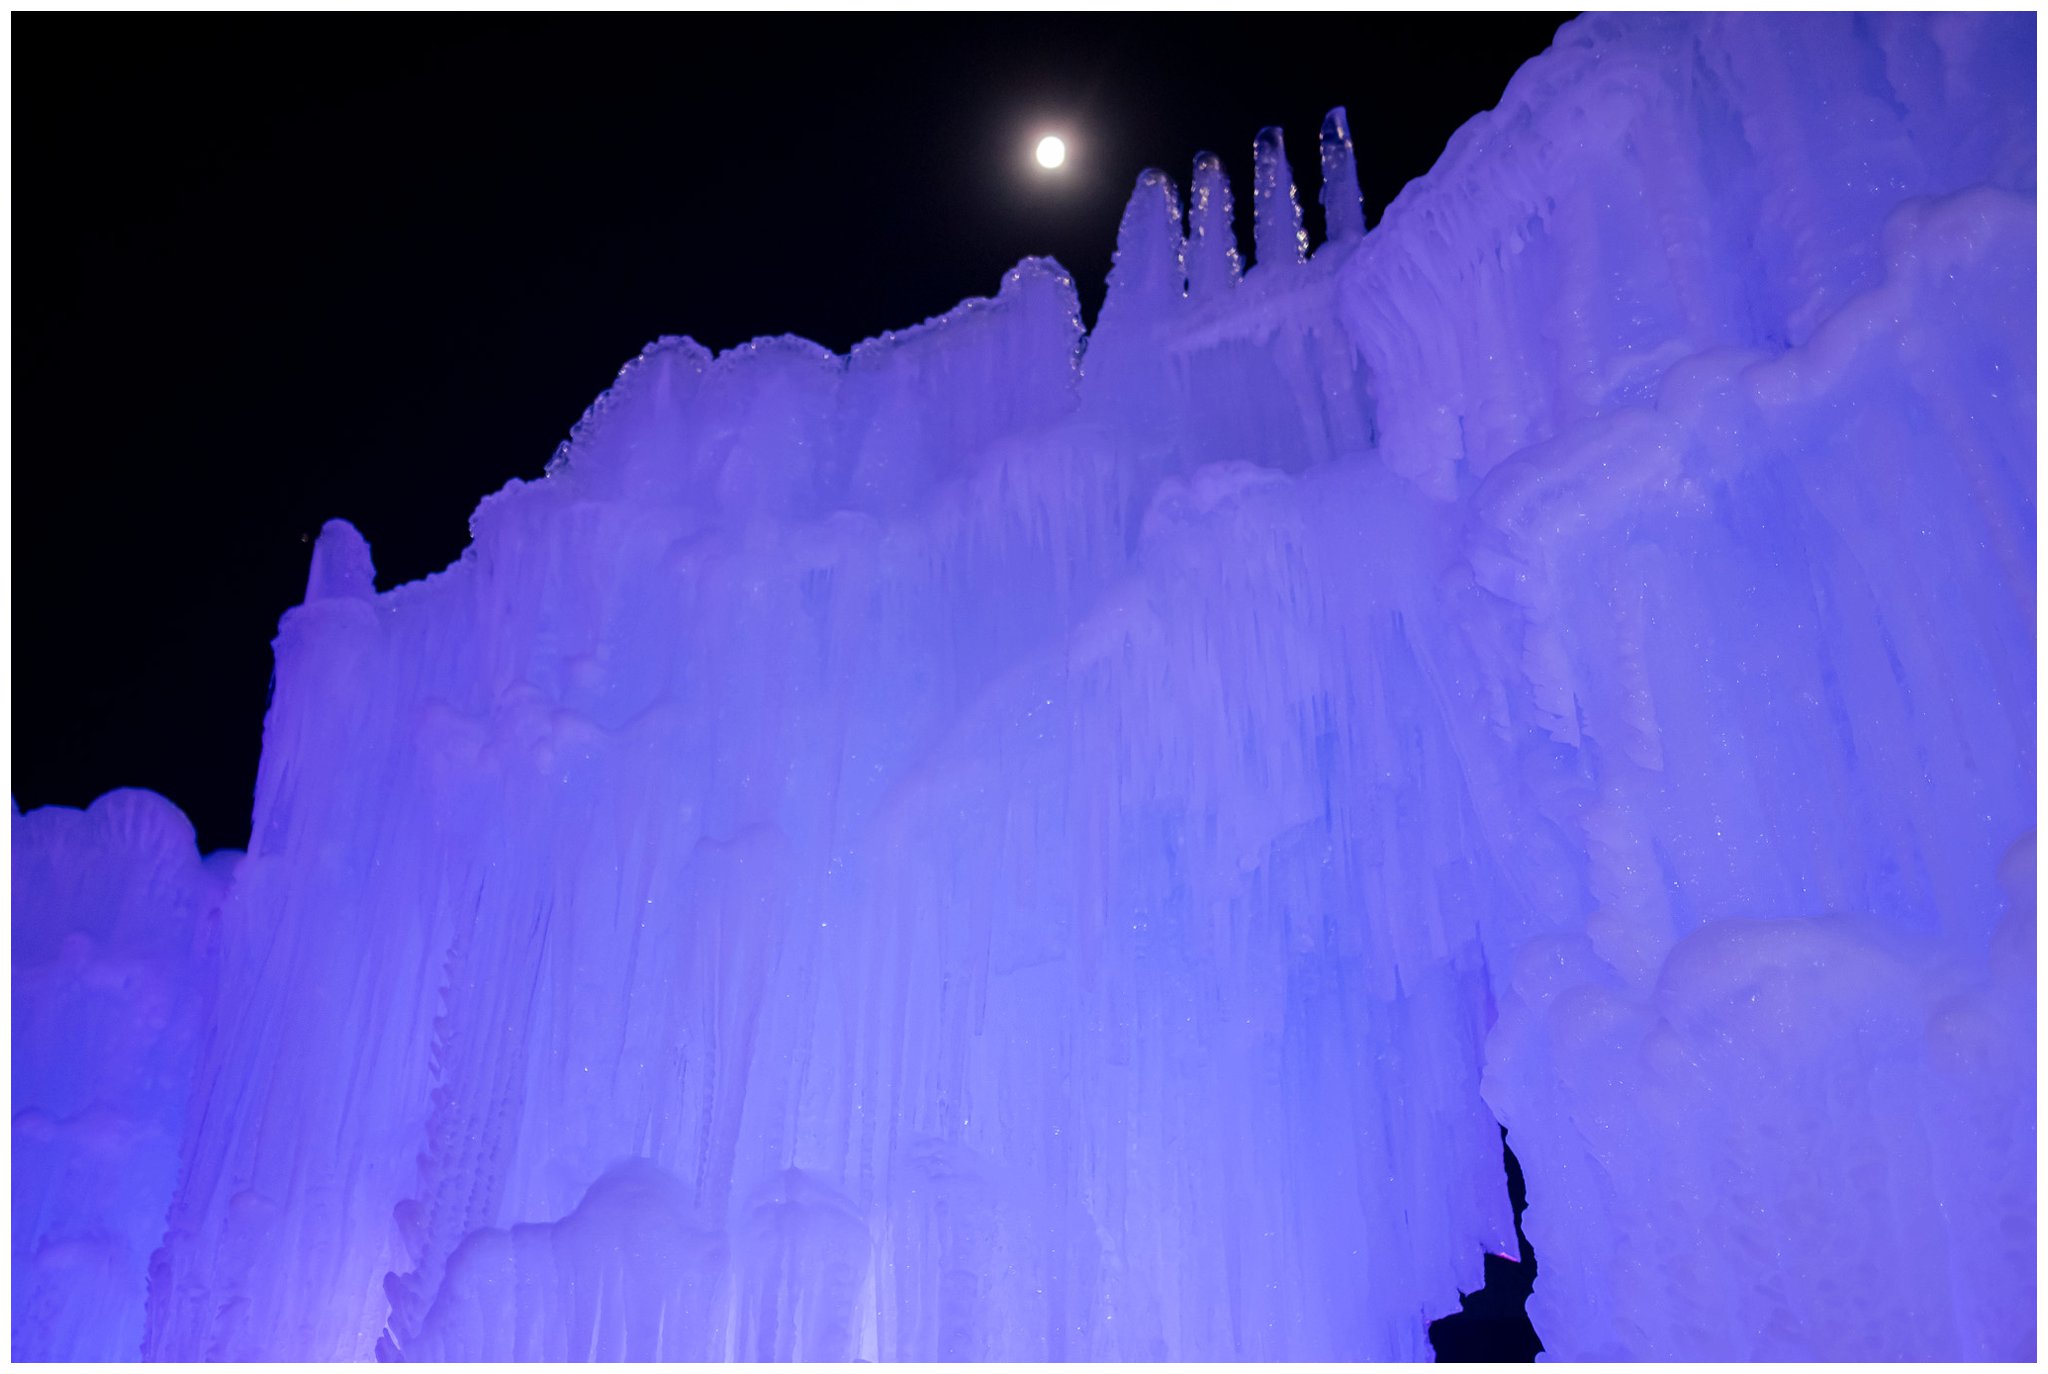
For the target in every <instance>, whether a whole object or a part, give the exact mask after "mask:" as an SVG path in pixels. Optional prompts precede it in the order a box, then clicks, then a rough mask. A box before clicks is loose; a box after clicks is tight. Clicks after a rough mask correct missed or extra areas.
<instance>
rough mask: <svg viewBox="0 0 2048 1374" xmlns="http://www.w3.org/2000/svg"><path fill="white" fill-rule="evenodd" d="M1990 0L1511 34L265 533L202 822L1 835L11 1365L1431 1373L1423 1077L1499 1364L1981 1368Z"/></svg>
mask: <svg viewBox="0 0 2048 1374" xmlns="http://www.w3.org/2000/svg"><path fill="white" fill-rule="evenodd" d="M2033 51H2034V21H2033V20H2032V19H2031V18H2030V17H2026V16H2018V15H2009V16H1997V17H1985V16H1965V15H1944V16H1936V17H1926V16H1909V15H1882V16H1873V17H1858V16H1851V15H1808V16H1791V17H1786V16H1768V17H1767V16H1747V17H1716V16H1681V17H1653V16H1629V17H1622V18H1607V17H1593V18H1586V19H1581V20H1578V21H1575V22H1573V23H1571V24H1569V25H1567V26H1566V27H1565V28H1564V29H1562V30H1561V31H1560V33H1559V35H1558V40H1557V43H1556V46H1555V47H1554V48H1553V49H1552V50H1551V51H1550V52H1548V53H1546V54H1545V55H1544V56H1543V57H1541V58H1539V59H1537V60H1536V61H1534V62H1531V63H1530V64H1529V65H1528V66H1527V67H1525V68H1524V69H1523V70H1522V72H1521V73H1520V74H1519V75H1518V76H1517V77H1516V78H1515V80H1514V81H1513V83H1512V84H1511V85H1510V86H1509V88H1508V90H1507V92H1506V94H1505V95H1504V97H1503V99H1502V101H1501V104H1500V107H1499V108H1498V109H1497V110H1495V111H1493V112H1491V113H1489V114H1485V115H1481V116H1479V117H1478V118H1476V119H1474V120H1473V121H1472V122H1471V123H1470V124H1468V125H1467V126H1466V127H1465V128H1464V129H1463V130H1461V131H1460V132H1459V133H1458V134H1457V135H1456V136H1455V137H1454V138H1453V139H1452V140H1451V143H1450V145H1449V146H1448V148H1447V149H1446V150H1445V152H1444V155H1443V157H1442V159H1441V160H1440V161H1439V163H1438V164H1437V166H1436V168H1435V169H1434V170H1433V171H1432V172H1431V173H1430V175H1429V176H1428V177H1426V178H1424V179H1423V180H1421V181H1418V182H1416V183H1414V184H1412V185H1410V186H1409V187H1408V188H1407V190H1406V191H1405V192H1404V193H1403V194H1402V195H1401V197H1400V198H1399V199H1398V200H1397V201H1396V202H1395V203H1394V204H1393V205H1392V206H1391V207H1389V208H1388V210H1387V212H1386V215H1385V217H1384V219H1383V221H1382V222H1381V223H1379V224H1377V225H1376V226H1375V227H1374V228H1373V229H1372V231H1371V233H1370V234H1367V233H1366V232H1365V228H1364V226H1365V219H1364V216H1363V213H1362V210H1361V207H1360V206H1359V204H1358V199H1357V189H1356V188H1357V185H1358V181H1357V175H1356V170H1355V167H1354V164H1353V161H1352V159H1353V156H1354V154H1353V133H1354V131H1353V130H1352V129H1351V128H1350V127H1349V125H1348V122H1347V120H1346V119H1345V117H1344V115H1343V113H1342V112H1341V111H1338V112H1335V113H1333V114H1332V116H1331V118H1330V119H1329V120H1328V121H1326V123H1325V124H1324V126H1323V131H1322V146H1321V149H1320V154H1321V156H1320V165H1321V167H1322V182H1323V185H1322V191H1321V195H1320V197H1319V200H1320V204H1321V207H1322V216H1321V218H1322V222H1323V223H1324V224H1325V225H1327V226H1328V228H1329V232H1328V236H1327V240H1326V241H1325V242H1323V243H1322V244H1321V245H1320V246H1319V247H1317V248H1316V250H1315V251H1314V253H1313V254H1307V253H1306V252H1305V248H1306V246H1307V242H1308V239H1307V236H1306V234H1305V233H1304V231H1303V228H1302V203H1303V202H1302V198H1301V197H1299V196H1298V195H1297V192H1296V189H1295V186H1294V183H1293V179H1292V176H1291V175H1290V173H1289V172H1288V161H1287V158H1286V154H1285V151H1284V149H1283V147H1282V144H1281V140H1280V137H1279V134H1278V131H1277V130H1273V131H1266V132H1264V133H1261V134H1260V135H1259V138H1258V143H1257V149H1256V152H1257V158H1256V177H1255V184H1254V185H1253V186H1252V187H1251V188H1250V193H1249V194H1247V195H1244V196H1243V197H1242V198H1241V200H1240V202H1239V203H1240V204H1241V205H1245V206H1248V207H1249V213H1250V218H1251V223H1250V224H1249V226H1245V225H1237V226H1235V227H1234V226H1233V211H1232V201H1231V189H1230V187H1229V185H1228V184H1227V182H1226V181H1225V180H1224V177H1223V175H1222V170H1221V166H1220V164H1219V163H1218V162H1217V161H1216V160H1214V159H1204V160H1201V161H1198V162H1197V164H1196V167H1195V172H1194V178H1193V181H1192V185H1191V196H1190V198H1189V201H1188V203H1187V206H1186V215H1185V219H1184V216H1183V203H1182V197H1181V195H1180V192H1179V190H1178V188H1177V187H1176V186H1175V185H1174V183H1173V182H1172V181H1171V180H1169V179H1168V178H1167V177H1166V176H1165V175H1164V174H1161V173H1158V172H1147V173H1145V174H1144V175H1142V176H1141V177H1139V179H1138V183H1137V189H1136V192H1135V194H1134V195H1133V197H1132V201H1131V205H1130V209H1129V211H1128V212H1127V214H1126V216H1125V219H1124V222H1123V226H1122V230H1121V234H1120V239H1119V244H1118V251H1117V259H1116V267H1115V271H1114V273H1113V274H1112V277H1111V282H1110V291H1109V297H1108V301H1107V303H1106V304H1105V306H1104V308H1103V311H1102V317H1101V321H1100V324H1099V327H1098V328H1097V329H1096V330H1095V331H1094V332H1093V334H1092V336H1090V337H1087V338H1085V339H1084V336H1083V333H1082V329H1081V325H1080V321H1079V318H1078V311H1077V308H1076V304H1075V295H1074V291H1073V287H1072V284H1071V282H1070V281H1069V280H1068V279H1067V278H1066V276H1065V275H1064V274H1063V273H1062V272H1061V271H1060V269H1059V268H1058V267H1057V266H1056V265H1054V264H1052V263H1050V262H1047V261H1043V260H1032V261H1026V262H1024V263H1022V264H1020V265H1019V266H1018V267H1016V268H1015V269H1014V270H1013V271H1012V272H1010V274H1009V275H1008V276H1007V277H1005V278H1004V279H1003V281H1002V284H1001V289H1000V291H999V293H998V294H997V295H996V296H995V297H994V298H992V299H989V300H980V301H970V302H967V303H966V304H964V305H962V306H960V307H959V308H958V309H957V310H955V311H953V312H952V313H951V314H949V315H947V316H945V317H943V318H941V319H938V320H934V321H932V322H930V323H929V324H926V325H924V326H921V327H919V328H916V329H911V330H907V331H904V332H902V333H898V334H892V335H885V336H883V337H881V338H878V339H875V340H872V341H870V342H868V343H866V344H863V345H861V346H860V347H858V348H856V349H855V350H853V352H852V353H851V354H850V355H849V356H846V357H837V356H834V355H832V354H830V353H828V352H826V351H825V350H823V349H821V348H818V347H816V346H814V345H811V344H809V343H805V342H803V341H801V340H797V339H790V338H780V339H763V340H759V341H757V342H755V343H753V344H749V345H747V346H745V347H742V348H737V349H733V350H730V351H728V352H726V353H724V354H721V355H718V356H715V357H714V356H713V355H712V354H711V353H710V352H708V351H707V350H705V349H703V348H701V347H700V346H698V345H697V344H695V343H693V342H691V341H689V340H687V339H665V340H662V341H661V342H659V343H656V344H654V345H651V346H650V347H649V348H648V349H647V350H646V352H645V353H644V354H643V355H642V356H641V357H640V358H639V359H637V360H635V361H634V362H633V363H632V364H630V365H629V366H628V367H627V369H626V370H625V372H624V373H623V374H622V375H621V377H620V379H619V381H618V383H617V385H616V386H614V387H613V389H612V390H611V391H610V392H608V393H607V394H606V395H605V396H604V397H602V398H601V399H600V400H599V401H598V402H597V404H596V405H595V406H593V407H592V409H591V411H590V413H589V414H588V415H587V416H586V417H585V418H584V420H583V422H582V423H581V424H580V425H579V426H578V427H577V429H576V431H575V434H574V436H573V438H572V439H571V440H570V442H569V443H567V444H566V445H564V447H563V449H562V451H561V453H560V454H559V455H558V457H557V459H556V461H555V462H554V463H553V464H551V465H550V468H549V473H548V475H547V476H546V477H545V478H544V479H542V480H538V481H533V482H514V483H512V484H511V485H509V486H508V487H506V488H505V489H504V490H503V491H501V492H499V493H497V494H496V495H494V496H492V497H490V498H489V499H487V500H486V501H484V503H483V504H482V505H481V506H480V507H479V508H478V510H477V512H476V514H475V516H474V518H473V520H472V530H473V534H474V543H473V545H472V546H471V548H470V550H469V552H468V553H467V554H465V555H464V557H463V558H462V560H461V561H460V562H459V563H457V564H455V565H454V566H453V567H451V568H449V569H448V570H447V571H445V572H443V573H441V574H438V575H436V576H434V577H430V578H427V579H426V580H424V581H422V582H418V583H413V584H410V585H406V586H399V587H394V588H390V589H388V590H385V591H382V592H379V591H377V590H376V587H375V580H374V572H373V569H372V567H371V562H370V554H369V548H368V546H367V545H366V544H365V543H364V541H363V540H362V538H361V537H360V536H359V535H358V534H357V533H356V532H355V531H354V530H353V529H352V528H350V527H349V526H347V525H346V524H343V523H341V522H335V523H333V524H331V525H329V526H328V528H327V530H326V531H325V532H324V533H323V534H322V536H321V539H320V542H319V544H318V546H317V548H316V550H315V553H314V558H313V570H312V573H311V576H310V578H309V584H308V588H307V596H306V600H305V603H304V604H303V605H301V606H299V607H298V608H296V609H295V610H293V611H291V612H290V613H289V614H288V615H287V616H286V617H285V619H284V622H283V624H282V626H281V628H280V631H279V634H278V638H277V641H276V650H277V685H276V693H275V698H274V701H273V704H272V706H271V710H270V714H269V717H268V719H267V721H266V723H265V727H264V749H263V761H262V769H261V775H260V779H259V783H258V789H257V797H256V806H255V814H254V818H253V824H252V829H251V834H250V841H249V848H248V852H247V855H246V856H245V857H237V856H233V855H229V856H223V857H217V858H216V859H214V860H209V861H207V862H206V863H205V864H204V865H202V864H201V862H200V860H199V859H198V857H197V855H196V853H194V852H193V850H192V845H191V840H190V832H189V830H186V829H183V828H182V826H181V823H180V822H178V821H177V819H176V817H175V814H174V813H172V812H171V811H170V809H169V808H168V807H167V806H165V805H164V804H163V803H161V802H160V801H157V800H155V799H153V798H149V797H147V796H143V795H139V794H133V793H122V794H115V795H114V796H111V797H109V798H105V799H102V801H101V802H99V803H98V804H96V805H95V806H94V808H93V809H92V810H91V811H90V812H87V813H83V814H80V813H75V812H68V811H62V810H58V809H54V808H53V809H46V810H42V811H37V812H33V813H30V814H29V815H26V816H18V817H17V818H16V819H15V821H14V846H15V848H14V854H15V860H14V870H13V871H14V879H13V881H14V911H15V918H14V932H15V933H14V950H15V964H14V970H15V972H14V978H15V983H14V988H15V1002H14V1005H15V1013H14V1016H15V1020H14V1043H15V1051H14V1074H15V1166H14V1169H15V1172H14V1218H15V1221H14V1273H15V1280H14V1285H15V1286H14V1347H13V1348H14V1352H15V1353H16V1355H18V1356H29V1357H41V1358H85V1357H98V1356H108V1355H136V1354H140V1355H143V1356H147V1357H150V1358H168V1359H212V1358H225V1359H340V1358H364V1357H369V1356H372V1355H378V1354H381V1355H383V1356H386V1357H401V1356H402V1357H408V1358H468V1359H513V1358H547V1359H578V1358H584V1357H624V1358H643V1359H704V1358H724V1357H733V1358H741V1359H756V1358H761V1359H768V1358H777V1359H779V1358H792V1357H793V1358H800V1359H839V1358H849V1357H863V1358H868V1359H877V1358H880V1359H898V1360H906V1359H919V1360H922V1359H980V1358H1000V1359H1028V1360H1036V1359H1083V1358H1085V1359H1174V1360H1209V1359H1220V1360H1279V1359H1346V1360H1349V1359H1414V1358H1427V1357H1428V1355H1429V1348H1428V1344H1427V1341H1426V1337H1425V1331H1426V1327H1427V1323H1428V1322H1429V1321H1430V1320H1431V1319H1432V1318H1434V1317H1437V1316H1441V1315H1443V1314H1445V1313H1447V1312H1449V1311H1452V1310H1455V1308H1456V1306H1457V1302H1458V1294H1459V1291H1460V1290H1461V1289H1467V1290H1469V1289H1472V1288H1476V1287H1477V1286H1478V1285H1479V1283H1480V1278H1481V1261H1482V1257H1483V1255H1484V1254H1485V1252H1486V1251H1488V1250H1494V1251H1498V1252H1502V1253H1507V1254H1512V1253H1515V1252H1516V1245H1515V1240H1514V1232H1513V1225H1512V1221H1511V1218H1510V1215H1509V1208H1508V1199H1507V1192H1506V1187H1505V1182H1504V1179H1503V1176H1502V1169H1501V1156H1500V1149H1499V1137H1498V1134H1497V1127H1496V1121H1498V1122H1499V1123H1502V1124H1505V1125H1506V1126H1507V1127H1508V1129H1509V1132H1510V1137H1511V1141H1512V1144H1513V1146H1514V1148H1515V1150H1516V1152H1517V1155H1518V1156H1519V1158H1520V1160H1521V1162H1522V1164H1523V1166H1524V1168H1525V1170H1526V1173H1527V1177H1528V1191H1529V1199H1530V1202H1529V1209H1528V1213H1527V1216H1526V1225H1527V1231H1528V1235H1529V1237H1530V1239H1531V1241H1532V1242H1533V1244H1534V1247H1535V1250H1536V1252H1537V1254H1538V1255H1539V1256H1540V1258H1541V1266H1542V1267H1541V1272H1540V1275H1539V1278H1538V1281H1537V1284H1536V1289H1535V1294H1534V1297H1533V1298H1532V1299H1531V1302H1530V1312H1531V1315H1532V1317H1533V1319H1534V1322H1535V1326H1536V1329H1537V1331H1538V1333H1539V1334H1540V1336H1541V1338H1542V1340H1543V1342H1544V1343H1545V1345H1546V1346H1547V1347H1548V1349H1549V1351H1550V1352H1551V1353H1552V1354H1553V1355H1556V1356H1560V1357H1566V1358H1617V1359H1689V1360H1691V1359H1698V1360H1717V1359H1748V1358H1763V1359H1844V1360H1846V1359H1896V1358H1911V1359H1935V1358H1939V1359H2028V1358H2031V1357H2032V1356H2033V1354H2034V1340H2035V1331H2034V1285H2035V1273H2034V1222H2035V1195H2034V1183H2033V1180H2034V1155H2035V1145H2034V1140H2035V1137H2034V1129H2035V1128H2034V1103H2035V1098H2034V1019H2035V980H2034V902H2033V892H2034V876H2033V830H2034V824H2035V818H2034V771H2035V763H2036V759H2035V751H2034V738H2035V689H2036V685H2035V673H2034V646H2035V630H2034V624H2035V604H2034V579H2035V491H2034V480H2035V479H2034V474H2035V437H2034V436H2035V404H2036V398H2035V389H2034V388H2035V376H2036V357H2035V319H2034V313H2033V301H2034V280H2035V278H2034V261H2035V222H2034V158H2035V148H2034V137H2033V133H2034V98H2035V97H2034V78H2033ZM1356 132H1357V134H1358V138H1359V142H1358V145H1357V146H1358V148H1359V151H1360V152H1361V153H1362V154H1363V155H1364V156H1367V157H1369V156H1370V155H1371V148H1372V137H1371V132H1370V130H1362V129H1361V130H1358V131H1356ZM1314 161H1315V160H1314V159H1310V160H1307V161H1305V162H1304V165H1311V164H1312V163H1313V162H1314ZM1247 227H1248V229H1249V242H1250V243H1251V245H1252V247H1253V250H1254V251H1253V252H1252V253H1251V254H1250V258H1251V266H1250V267H1249V269H1248V270H1241V259H1240V257H1239V253H1238V245H1239V243H1240V242H1243V241H1245V239H1244V238H1243V237H1242V231H1243V230H1244V229H1246V228H1247ZM1184 235H1185V238H1184ZM1084 343H1085V345H1086V347H1085V354H1084V350H1083V345H1084ZM152 1253H153V1256H154V1257H153V1258H152Z"/></svg>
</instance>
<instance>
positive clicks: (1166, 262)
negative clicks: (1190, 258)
mask: <svg viewBox="0 0 2048 1374" xmlns="http://www.w3.org/2000/svg"><path fill="white" fill-rule="evenodd" d="M1182 253H1183V249H1182V243H1181V235H1180V194H1179V192H1178V191H1176V190H1175V189H1174V185H1173V178H1172V177H1170V176H1168V175H1167V174H1166V173H1164V172H1162V171H1160V170H1159V169H1158V168H1157V167H1147V168H1146V169H1145V170H1144V171H1142V172H1140V173H1138V184H1137V186H1136V188H1135V189H1133V190H1132V192H1131V200H1130V204H1129V205H1127V206H1125V207H1124V218H1123V223H1122V224H1121V225H1119V226H1118V228H1117V231H1116V265H1115V266H1113V267H1112V268H1110V271H1109V294H1108V296H1107V297H1105V298H1104V301H1103V309H1104V310H1105V311H1108V310H1109V309H1110V308H1111V307H1112V306H1114V307H1116V308H1118V309H1128V308H1130V307H1132V306H1136V305H1140V304H1142V305H1144V306H1147V307H1150V308H1152V309H1155V310H1156V309H1157V308H1159V307H1160V306H1161V305H1162V304H1164V303H1165V302H1167V301H1169V300H1178V299H1179V298H1180V296H1181V294H1182V289H1183V284H1184V282H1185V280H1186V278H1185V276H1184V270H1183V267H1182Z"/></svg>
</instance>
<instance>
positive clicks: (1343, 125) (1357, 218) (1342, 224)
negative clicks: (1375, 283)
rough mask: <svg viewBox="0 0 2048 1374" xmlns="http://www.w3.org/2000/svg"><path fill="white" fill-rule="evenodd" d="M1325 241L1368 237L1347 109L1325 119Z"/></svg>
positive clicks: (1342, 109)
mask: <svg viewBox="0 0 2048 1374" xmlns="http://www.w3.org/2000/svg"><path fill="white" fill-rule="evenodd" d="M1322 146H1323V241H1324V242H1325V243H1347V242H1349V241H1350V240H1352V239H1358V238H1364V237H1365V202H1364V199H1363V197H1361V196H1360V195H1359V194H1358V162H1357V159H1356V158H1355V157H1353V156H1352V152H1351V124H1350V121H1349V120H1347V119H1346V118H1345V117H1344V107H1343V106H1342V105H1339V106H1338V107H1337V108H1336V109H1334V110H1332V111H1330V112H1329V113H1328V114H1326V115H1324V116H1323V133H1322Z"/></svg>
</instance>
